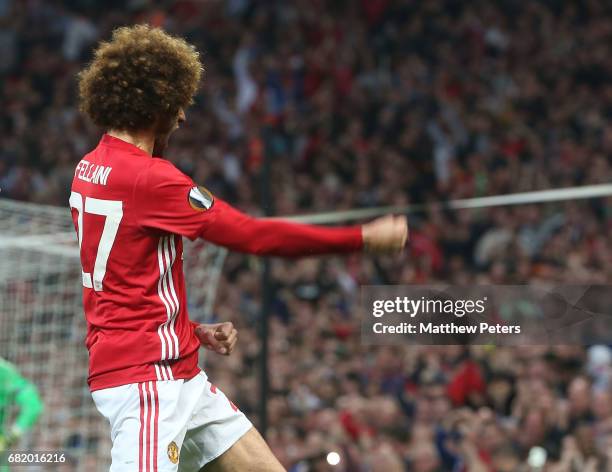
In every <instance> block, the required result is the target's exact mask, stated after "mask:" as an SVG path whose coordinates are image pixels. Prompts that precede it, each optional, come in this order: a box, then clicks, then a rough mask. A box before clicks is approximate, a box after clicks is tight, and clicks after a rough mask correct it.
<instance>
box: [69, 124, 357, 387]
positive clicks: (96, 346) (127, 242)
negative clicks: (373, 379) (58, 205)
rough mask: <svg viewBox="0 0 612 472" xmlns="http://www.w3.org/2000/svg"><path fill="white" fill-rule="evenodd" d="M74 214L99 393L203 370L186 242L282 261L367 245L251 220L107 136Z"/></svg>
mask: <svg viewBox="0 0 612 472" xmlns="http://www.w3.org/2000/svg"><path fill="white" fill-rule="evenodd" d="M70 207H71V209H72V218H73V221H74V225H75V229H76V231H77V234H78V239H79V245H80V253H81V265H82V281H83V287H84V288H83V305H84V309H85V316H86V318H87V338H86V345H87V349H88V350H89V361H90V362H89V364H90V365H89V378H88V383H89V386H90V389H91V390H92V391H93V390H98V389H102V388H108V387H114V386H118V385H124V384H128V383H134V382H145V381H149V380H172V379H188V378H191V377H192V376H194V375H195V374H197V372H198V371H199V368H198V365H197V358H198V348H199V346H200V343H199V341H198V339H197V337H196V336H195V334H194V330H195V327H194V326H195V324H194V323H192V322H190V321H189V317H188V313H187V298H186V293H185V281H184V277H183V263H182V257H183V244H182V236H186V237H188V238H190V239H195V238H198V237H202V238H205V239H207V240H209V241H211V242H213V243H216V244H220V245H223V246H226V247H228V248H230V249H234V250H238V251H242V252H249V253H254V254H269V255H280V256H298V255H312V254H322V253H328V252H348V251H354V250H357V249H359V248H361V246H362V239H361V229H360V228H359V227H346V228H319V227H316V226H309V225H300V224H293V223H288V222H283V221H279V220H262V219H255V218H251V217H249V216H247V215H245V214H243V213H241V212H239V211H237V210H236V209H234V208H232V207H231V206H230V205H228V204H227V203H225V202H223V201H221V200H219V199H215V198H214V197H213V196H212V195H211V194H210V193H209V192H208V191H206V189H204V188H202V187H198V186H196V185H195V184H194V182H193V181H192V180H191V179H190V178H189V177H187V176H186V175H185V174H183V173H182V172H180V171H179V170H178V169H177V168H176V167H174V165H172V164H171V163H170V162H168V161H165V160H163V159H158V158H153V157H151V156H150V155H149V154H147V153H146V152H144V151H142V150H141V149H139V148H138V147H136V146H134V145H132V144H130V143H127V142H125V141H122V140H120V139H117V138H114V137H111V136H109V135H104V136H103V137H102V139H101V141H100V143H99V145H98V146H97V147H96V149H95V150H93V151H92V152H91V153H89V154H87V155H86V156H85V157H84V158H83V159H82V160H81V161H80V162H79V163H78V164H77V167H76V170H75V174H74V179H73V183H72V192H71V195H70Z"/></svg>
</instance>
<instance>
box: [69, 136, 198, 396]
mask: <svg viewBox="0 0 612 472" xmlns="http://www.w3.org/2000/svg"><path fill="white" fill-rule="evenodd" d="M165 176H166V177H167V179H168V180H169V181H171V182H172V181H174V182H176V181H177V180H178V181H180V182H181V184H184V185H186V186H187V187H189V185H190V184H191V182H190V181H189V180H188V179H187V178H186V176H184V175H183V174H181V173H180V172H179V171H178V170H177V169H176V168H175V167H174V166H173V165H172V164H170V163H168V162H166V161H163V160H161V159H156V158H152V157H151V156H150V155H148V154H147V153H145V152H144V151H142V150H140V149H139V148H137V147H136V146H133V145H132V144H129V143H127V142H125V141H122V140H120V139H117V138H114V137H111V136H109V135H105V136H104V137H103V138H102V140H101V141H100V144H99V145H98V146H97V147H96V149H95V150H93V151H92V152H91V153H89V154H87V155H86V156H85V157H84V158H83V159H82V160H81V161H80V162H79V163H78V164H77V167H76V170H75V175H74V179H73V184H72V192H71V196H70V207H71V209H72V216H73V220H74V224H75V229H76V230H77V233H78V236H79V244H80V247H81V265H82V280H83V287H84V288H83V304H84V309H85V314H86V317H87V324H88V333H87V340H86V344H87V348H88V349H89V354H90V376H89V383H90V387H91V389H92V390H97V389H100V388H107V387H111V386H116V385H122V384H126V383H133V382H141V381H146V380H166V379H173V378H189V377H190V376H192V375H195V373H197V371H198V370H197V359H196V358H197V349H198V342H197V339H196V338H195V337H194V336H193V326H192V325H191V323H190V322H189V320H188V315H187V311H186V297H185V286H184V279H183V272H182V262H181V260H182V238H181V236H180V235H178V234H174V232H173V231H172V227H171V226H170V227H166V226H165V224H164V220H165V219H168V218H170V219H171V218H172V208H170V207H168V206H167V205H164V202H160V201H157V200H156V195H157V194H156V193H155V192H152V191H151V187H159V186H160V185H163V184H164V179H165ZM183 180H185V182H183ZM160 212H161V213H160Z"/></svg>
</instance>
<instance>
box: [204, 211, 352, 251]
mask: <svg viewBox="0 0 612 472" xmlns="http://www.w3.org/2000/svg"><path fill="white" fill-rule="evenodd" d="M213 208H214V210H213V211H214V212H215V218H214V221H212V222H211V223H210V224H208V225H206V226H205V227H204V228H203V230H202V232H201V234H200V236H201V237H202V238H204V239H206V240H208V241H210V242H212V243H215V244H218V245H221V246H225V247H227V248H229V249H232V250H234V251H239V252H246V253H250V254H258V255H270V256H285V257H295V256H310V255H317V254H326V253H345V252H352V251H357V250H359V249H361V248H362V246H363V238H362V233H361V227H360V226H350V227H342V228H324V227H319V226H312V225H304V224H298V223H290V222H287V221H282V220H276V219H263V218H261V219H260V218H253V217H251V216H248V215H246V214H244V213H242V212H240V211H238V210H236V209H235V208H233V207H232V206H230V205H229V204H227V203H226V202H224V201H222V200H218V199H217V201H216V202H215V205H214V207H213Z"/></svg>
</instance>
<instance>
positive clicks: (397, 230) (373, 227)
mask: <svg viewBox="0 0 612 472" xmlns="http://www.w3.org/2000/svg"><path fill="white" fill-rule="evenodd" d="M361 234H362V237H363V247H364V249H365V250H366V251H368V252H374V253H393V252H399V251H401V250H402V249H403V247H404V246H405V245H406V241H407V240H408V222H407V220H406V217H405V216H393V215H388V216H383V217H381V218H377V219H375V220H374V221H371V222H369V223H366V224H364V225H363V226H362V227H361Z"/></svg>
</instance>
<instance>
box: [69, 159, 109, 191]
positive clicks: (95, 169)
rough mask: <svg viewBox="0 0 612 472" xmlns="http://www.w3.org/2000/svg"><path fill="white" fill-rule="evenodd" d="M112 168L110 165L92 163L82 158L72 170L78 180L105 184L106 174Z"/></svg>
mask: <svg viewBox="0 0 612 472" xmlns="http://www.w3.org/2000/svg"><path fill="white" fill-rule="evenodd" d="M112 170H113V168H112V167H108V166H101V165H97V164H92V163H90V162H89V161H86V160H85V159H82V160H81V161H80V162H79V163H78V164H77V166H76V169H75V170H74V176H75V177H76V178H78V179H80V180H83V181H85V182H89V183H92V184H96V185H106V182H107V181H108V176H109V175H110V173H111V171H112Z"/></svg>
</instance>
